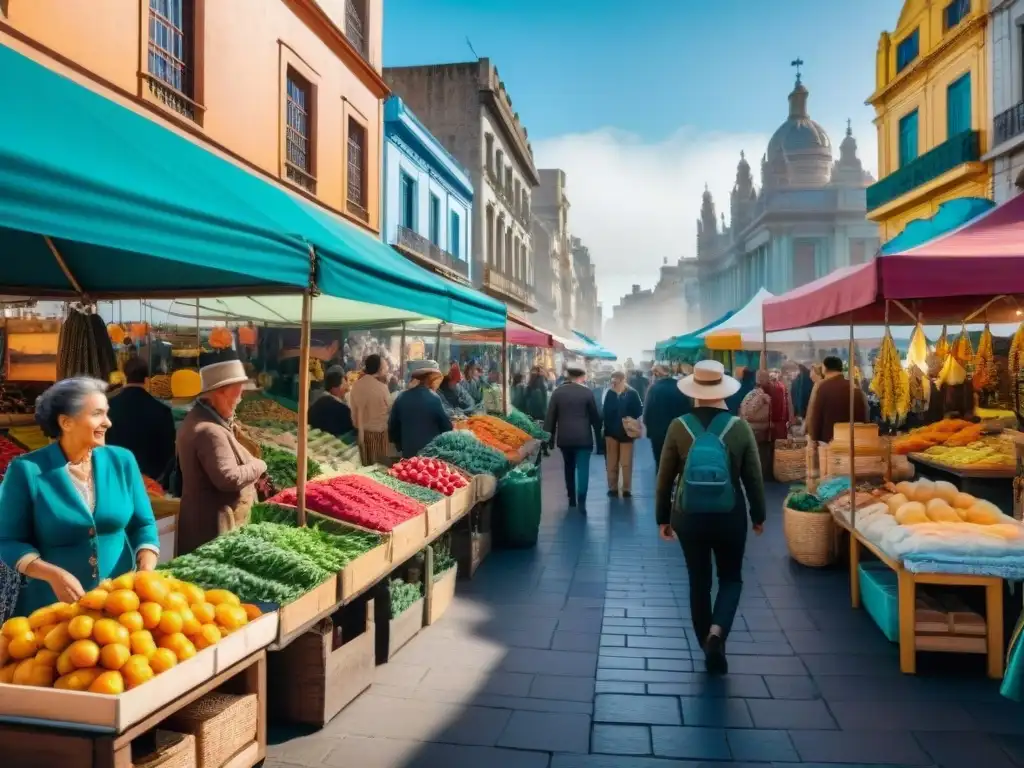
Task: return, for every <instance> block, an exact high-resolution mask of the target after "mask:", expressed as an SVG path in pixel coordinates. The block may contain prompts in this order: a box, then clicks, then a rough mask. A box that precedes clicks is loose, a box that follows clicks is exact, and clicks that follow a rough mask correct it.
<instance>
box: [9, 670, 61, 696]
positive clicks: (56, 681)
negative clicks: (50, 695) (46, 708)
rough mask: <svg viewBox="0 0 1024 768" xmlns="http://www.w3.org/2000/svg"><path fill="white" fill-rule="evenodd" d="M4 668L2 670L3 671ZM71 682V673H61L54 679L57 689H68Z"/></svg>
mask: <svg viewBox="0 0 1024 768" xmlns="http://www.w3.org/2000/svg"><path fill="white" fill-rule="evenodd" d="M2 671H3V670H0V672H2ZM70 682H71V675H61V676H60V677H58V678H57V679H56V680H54V681H53V688H54V690H56V691H68V690H70V688H69V687H68V684H69V683H70Z"/></svg>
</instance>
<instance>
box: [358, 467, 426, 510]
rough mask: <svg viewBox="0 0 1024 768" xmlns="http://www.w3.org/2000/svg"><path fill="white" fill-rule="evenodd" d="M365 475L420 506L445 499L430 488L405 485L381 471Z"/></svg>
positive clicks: (374, 470) (410, 484)
mask: <svg viewBox="0 0 1024 768" xmlns="http://www.w3.org/2000/svg"><path fill="white" fill-rule="evenodd" d="M366 474H368V475H369V476H370V477H372V478H373V479H374V480H376V481H377V482H378V483H380V484H381V485H386V486H387V487H388V488H390V489H391V490H393V491H398V493H400V494H402V495H403V496H408V497H409V498H410V499H412V500H413V501H418V502H420V503H421V504H426V505H427V506H430V505H431V504H436V503H437V502H439V501H441V499H443V498H445V497H444V494H442V493H438V492H437V491H435V490H432V489H430V488H424V487H423V486H422V485H416V484H415V483H407V482H405V481H403V480H399V479H398V478H396V477H392V476H391V475H389V474H388V473H387V472H386V471H384V470H382V469H373V470H370V471H368V472H367V473H366Z"/></svg>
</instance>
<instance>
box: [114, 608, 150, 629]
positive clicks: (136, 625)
mask: <svg viewBox="0 0 1024 768" xmlns="http://www.w3.org/2000/svg"><path fill="white" fill-rule="evenodd" d="M117 621H118V623H120V624H121V626H122V627H125V628H126V629H127V630H128V631H129V632H138V631H139V630H140V629H144V628H145V626H146V622H145V621H144V620H143V618H142V614H141V613H139V612H138V611H125V612H124V613H122V614H121V615H120V616H118V617H117Z"/></svg>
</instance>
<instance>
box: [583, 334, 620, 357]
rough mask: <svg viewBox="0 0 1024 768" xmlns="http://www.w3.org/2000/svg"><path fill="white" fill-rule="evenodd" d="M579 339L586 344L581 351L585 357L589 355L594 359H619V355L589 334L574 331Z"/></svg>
mask: <svg viewBox="0 0 1024 768" xmlns="http://www.w3.org/2000/svg"><path fill="white" fill-rule="evenodd" d="M573 335H575V336H576V337H577V338H578V339H580V340H581V341H582V342H583V343H584V345H585V346H583V348H582V349H581V350H580V351H579V354H581V355H583V357H589V358H592V359H594V360H618V356H617V355H616V354H615V353H614V352H612V351H611V350H609V349H607V348H605V347H604V346H602V345H601V344H598V343H597V342H596V341H594V340H593V339H592V338H590V337H589V336H584V335H583V334H582V333H580V332H579V331H573Z"/></svg>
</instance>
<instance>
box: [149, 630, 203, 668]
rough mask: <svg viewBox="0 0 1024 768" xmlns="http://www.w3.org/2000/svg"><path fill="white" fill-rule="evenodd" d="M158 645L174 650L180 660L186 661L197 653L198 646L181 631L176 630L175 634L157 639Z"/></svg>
mask: <svg viewBox="0 0 1024 768" xmlns="http://www.w3.org/2000/svg"><path fill="white" fill-rule="evenodd" d="M157 645H159V646H160V647H161V648H167V649H169V650H171V651H174V655H175V656H177V657H178V661H185V659H191V658H192V657H193V656H195V655H196V647H195V645H193V644H192V641H191V640H189V639H188V638H187V637H185V635H183V634H181V632H176V633H175V634H173V635H166V636H164V637H161V638H160V639H159V640H158V641H157Z"/></svg>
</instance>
